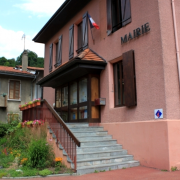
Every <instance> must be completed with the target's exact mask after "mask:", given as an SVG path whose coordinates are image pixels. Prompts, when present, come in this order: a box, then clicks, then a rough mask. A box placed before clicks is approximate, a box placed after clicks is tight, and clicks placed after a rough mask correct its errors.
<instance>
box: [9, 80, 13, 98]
mask: <svg viewBox="0 0 180 180" xmlns="http://www.w3.org/2000/svg"><path fill="white" fill-rule="evenodd" d="M9 99H14V81H9Z"/></svg>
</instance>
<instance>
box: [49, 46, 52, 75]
mask: <svg viewBox="0 0 180 180" xmlns="http://www.w3.org/2000/svg"><path fill="white" fill-rule="evenodd" d="M52 63H53V44H51V45H50V46H49V72H51V71H52Z"/></svg>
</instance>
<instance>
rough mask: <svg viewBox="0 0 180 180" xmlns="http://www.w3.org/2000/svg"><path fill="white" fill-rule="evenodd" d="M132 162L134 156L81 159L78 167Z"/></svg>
mask: <svg viewBox="0 0 180 180" xmlns="http://www.w3.org/2000/svg"><path fill="white" fill-rule="evenodd" d="M131 160H133V156H132V155H121V156H110V157H100V158H90V159H81V160H77V167H82V166H92V165H100V164H108V163H117V162H124V161H131Z"/></svg>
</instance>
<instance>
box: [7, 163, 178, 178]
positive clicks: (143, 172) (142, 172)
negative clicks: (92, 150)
mask: <svg viewBox="0 0 180 180" xmlns="http://www.w3.org/2000/svg"><path fill="white" fill-rule="evenodd" d="M6 180H7V179H6ZM11 180H12V179H11ZM21 180H23V179H21ZM26 180H27V179H26ZM32 180H42V178H33V179H32ZM45 180H180V171H175V172H164V171H160V170H156V169H152V168H146V167H141V166H140V167H134V168H128V169H121V170H114V171H108V172H100V173H93V174H87V175H82V176H66V177H46V178H45Z"/></svg>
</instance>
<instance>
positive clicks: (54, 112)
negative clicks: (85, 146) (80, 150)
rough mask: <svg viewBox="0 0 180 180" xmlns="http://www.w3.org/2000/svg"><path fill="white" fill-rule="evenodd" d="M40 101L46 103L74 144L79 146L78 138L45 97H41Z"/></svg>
mask: <svg viewBox="0 0 180 180" xmlns="http://www.w3.org/2000/svg"><path fill="white" fill-rule="evenodd" d="M42 102H45V103H46V105H47V106H48V108H49V110H50V111H51V112H52V113H53V115H54V116H55V117H56V118H57V121H58V122H59V123H60V124H61V125H62V126H63V128H64V129H65V130H66V131H67V132H68V133H69V135H70V136H71V138H72V139H73V140H74V142H75V143H76V145H77V146H78V147H80V144H81V143H80V142H79V140H78V139H77V138H76V137H75V136H74V134H73V133H72V132H71V130H70V129H69V128H68V127H67V126H66V124H65V123H64V121H63V120H62V118H61V117H60V116H59V114H58V113H57V112H56V111H55V110H54V109H53V108H52V106H51V105H50V104H49V103H48V102H47V100H46V99H43V100H42Z"/></svg>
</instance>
